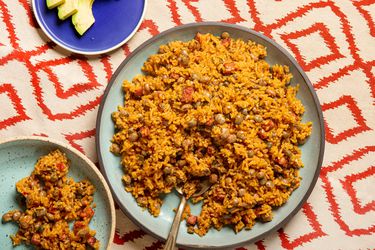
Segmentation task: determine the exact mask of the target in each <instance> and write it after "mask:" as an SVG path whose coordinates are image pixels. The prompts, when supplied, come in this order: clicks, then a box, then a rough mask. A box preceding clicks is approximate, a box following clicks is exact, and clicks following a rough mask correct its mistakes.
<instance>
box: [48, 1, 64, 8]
mask: <svg viewBox="0 0 375 250" xmlns="http://www.w3.org/2000/svg"><path fill="white" fill-rule="evenodd" d="M63 3H65V0H47V7H48V9H53V8H55V7H57V6H59V5H61V4H63Z"/></svg>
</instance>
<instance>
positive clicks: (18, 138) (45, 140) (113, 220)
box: [0, 136, 116, 249]
mask: <svg viewBox="0 0 375 250" xmlns="http://www.w3.org/2000/svg"><path fill="white" fill-rule="evenodd" d="M25 140H27V141H40V142H43V143H52V144H55V145H58V146H60V147H62V148H64V149H67V150H69V151H71V152H72V153H73V154H75V155H76V156H78V157H79V158H81V159H82V160H84V162H86V164H87V165H88V166H89V167H90V168H91V170H93V171H94V173H95V174H96V176H97V177H98V178H99V180H100V182H101V183H102V184H103V186H104V190H105V193H106V195H107V196H108V201H109V207H110V217H111V230H110V232H109V238H108V244H107V246H106V247H105V249H110V247H111V245H112V244H113V238H114V236H115V225H116V216H115V204H114V201H113V197H112V193H111V191H110V188H109V185H108V184H107V181H106V179H105V178H104V177H103V175H102V173H101V172H100V171H99V169H98V168H97V167H96V166H95V164H94V163H93V162H92V161H91V160H90V159H89V158H88V157H87V156H86V155H84V154H83V153H81V152H80V151H79V150H77V149H75V148H74V147H72V146H70V145H68V144H66V143H64V142H60V141H58V140H55V139H51V138H49V137H43V136H15V137H9V138H5V139H1V140H0V145H4V144H7V143H11V142H16V141H25Z"/></svg>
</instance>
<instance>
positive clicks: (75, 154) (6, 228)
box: [0, 137, 115, 250]
mask: <svg viewBox="0 0 375 250" xmlns="http://www.w3.org/2000/svg"><path fill="white" fill-rule="evenodd" d="M54 149H60V150H61V151H62V152H64V153H66V155H67V157H68V158H69V159H70V169H69V173H68V176H70V177H73V178H74V179H75V180H76V181H79V180H83V179H88V180H89V181H91V183H92V184H93V185H94V186H95V188H96V192H95V194H94V202H95V203H96V208H95V209H94V211H95V215H94V217H93V218H92V220H91V222H90V227H91V228H92V229H94V230H96V237H97V238H98V239H99V240H100V242H101V246H100V249H108V247H109V246H110V245H111V243H112V239H113V236H114V231H115V207H114V203H113V200H112V195H111V192H110V190H109V187H108V185H107V184H106V182H105V180H104V178H103V176H102V175H101V174H100V172H99V170H98V169H97V168H96V166H95V165H94V164H93V163H92V162H91V161H90V160H89V159H88V158H87V157H86V156H84V155H83V154H82V153H80V152H79V151H78V150H76V149H74V148H72V147H70V146H68V145H64V144H61V143H58V142H54V141H51V140H50V139H47V138H44V137H20V138H15V139H10V140H6V141H4V142H2V143H0V197H1V202H0V216H2V215H3V214H4V213H6V212H7V211H9V210H13V209H21V207H20V204H19V200H20V196H19V194H18V193H17V191H16V187H15V185H16V182H17V181H19V180H21V179H22V178H24V177H26V176H29V175H30V174H31V172H32V171H33V169H34V165H35V163H36V162H37V160H38V159H39V157H40V156H42V155H45V154H48V153H49V152H50V151H51V150H54ZM17 230H18V227H17V225H16V224H15V223H11V222H8V223H5V224H2V225H1V230H0V231H1V233H0V249H1V250H13V249H17V250H18V249H19V250H21V249H33V248H32V247H30V246H26V245H20V246H19V247H17V248H14V247H13V246H12V241H11V239H10V237H9V236H10V235H12V234H15V233H16V232H17Z"/></svg>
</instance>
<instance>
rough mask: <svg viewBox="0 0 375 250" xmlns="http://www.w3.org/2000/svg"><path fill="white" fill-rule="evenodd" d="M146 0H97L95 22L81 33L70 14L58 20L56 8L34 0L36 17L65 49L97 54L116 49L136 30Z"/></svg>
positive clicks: (52, 38) (46, 31)
mask: <svg viewBox="0 0 375 250" xmlns="http://www.w3.org/2000/svg"><path fill="white" fill-rule="evenodd" d="M146 5H147V0H131V1H128V0H95V1H94V4H93V13H94V17H95V23H94V24H93V25H92V26H91V27H90V28H89V29H88V30H87V31H86V33H84V34H83V36H80V35H79V34H78V33H77V32H76V31H75V29H74V26H73V24H72V21H71V18H68V19H66V20H64V21H61V20H59V18H58V16H57V8H55V9H52V10H49V9H48V8H47V4H46V0H32V7H33V11H34V15H35V18H36V20H37V22H38V23H39V26H40V27H41V28H42V30H43V31H44V33H45V34H46V35H47V36H48V37H49V38H50V39H51V40H52V41H54V42H55V43H56V44H58V45H60V46H61V47H63V48H64V49H66V50H69V51H72V52H75V53H79V54H84V55H97V54H103V53H106V52H109V51H111V50H114V49H116V48H118V47H120V46H121V45H123V44H124V43H125V42H127V41H128V40H129V39H130V38H131V37H132V36H133V35H134V33H135V32H136V31H137V29H138V27H139V26H140V24H141V22H142V19H143V17H144V14H145V10H146Z"/></svg>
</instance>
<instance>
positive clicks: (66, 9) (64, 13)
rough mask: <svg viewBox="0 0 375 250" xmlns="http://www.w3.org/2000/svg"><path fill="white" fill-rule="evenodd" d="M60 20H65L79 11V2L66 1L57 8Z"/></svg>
mask: <svg viewBox="0 0 375 250" xmlns="http://www.w3.org/2000/svg"><path fill="white" fill-rule="evenodd" d="M57 10H58V13H57V14H58V16H59V18H60V20H65V19H67V18H68V17H70V16H71V15H73V14H74V13H76V12H77V11H78V0H65V3H63V4H61V5H59V6H58V7H57Z"/></svg>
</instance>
